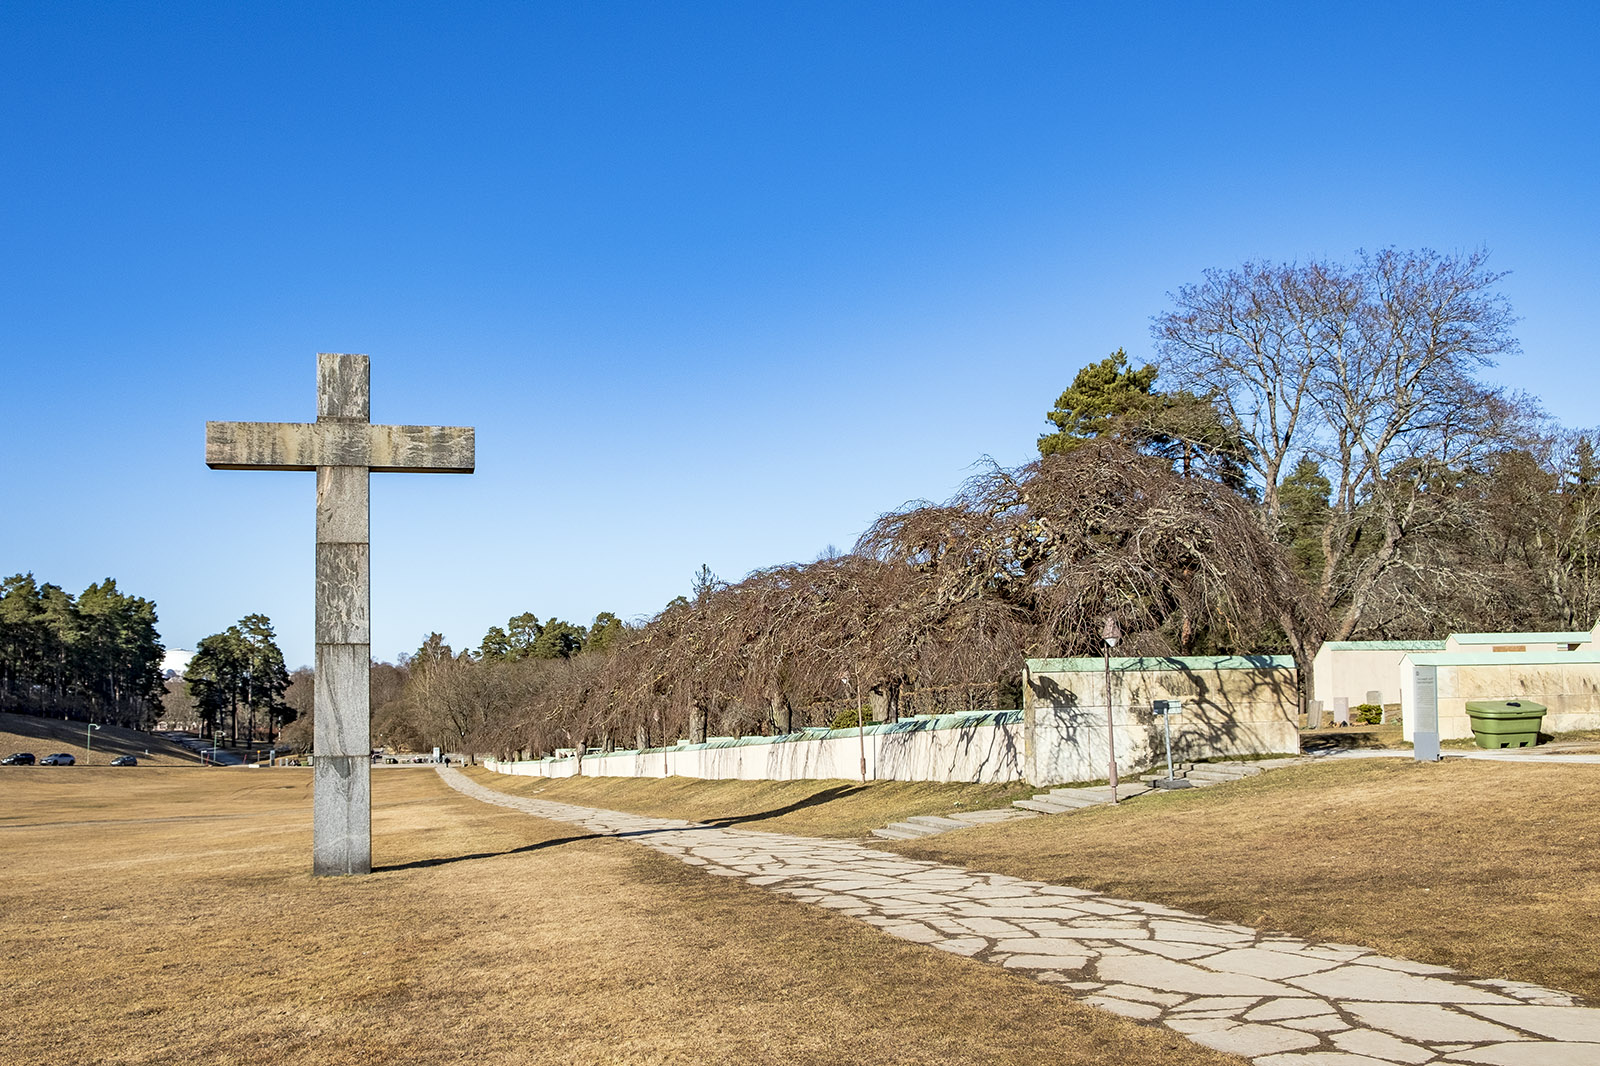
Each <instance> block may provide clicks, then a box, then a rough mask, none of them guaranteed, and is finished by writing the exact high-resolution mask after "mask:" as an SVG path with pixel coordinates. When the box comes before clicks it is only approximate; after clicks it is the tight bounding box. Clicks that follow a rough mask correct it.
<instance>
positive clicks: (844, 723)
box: [828, 707, 865, 729]
mask: <svg viewBox="0 0 1600 1066" xmlns="http://www.w3.org/2000/svg"><path fill="white" fill-rule="evenodd" d="M864 717H865V713H864V711H863V709H861V708H858V707H847V708H845V709H844V710H842V711H840V712H839V713H838V714H836V715H834V716H833V722H832V723H831V724H830V725H829V726H828V728H829V729H854V728H856V727H857V726H858V725H861V724H862V719H863V718H864Z"/></svg>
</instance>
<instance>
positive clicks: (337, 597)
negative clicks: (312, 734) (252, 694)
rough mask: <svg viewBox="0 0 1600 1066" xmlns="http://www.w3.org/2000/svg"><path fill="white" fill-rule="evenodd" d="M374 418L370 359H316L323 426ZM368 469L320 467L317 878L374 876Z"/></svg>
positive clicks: (314, 842) (314, 787) (314, 860)
mask: <svg viewBox="0 0 1600 1066" xmlns="http://www.w3.org/2000/svg"><path fill="white" fill-rule="evenodd" d="M370 418H371V394H370V392H369V367H368V360H367V357H366V356H364V355H340V354H322V355H318V356H317V422H318V423H354V424H358V425H359V426H360V427H361V428H360V430H359V431H358V432H361V433H365V432H367V429H366V426H367V423H368V422H369V421H370ZM367 488H368V468H367V467H366V466H365V465H362V466H324V465H320V464H319V465H318V466H317V560H316V565H317V607H316V644H317V663H316V758H315V759H314V760H313V766H314V770H313V779H312V823H313V831H312V859H311V865H312V873H313V874H314V875H316V876H318V877H325V876H333V875H341V874H364V873H368V872H370V871H371V869H372V815H371V810H372V799H371V793H372V779H371V775H372V759H371V755H372V740H371V715H370V706H369V703H370V693H371V686H370V680H369V677H370V675H369V670H368V667H369V664H370V662H371V640H372V638H371V627H370V615H371V563H370V553H369V544H368V537H369V532H368V494H367Z"/></svg>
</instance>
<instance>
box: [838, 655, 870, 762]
mask: <svg viewBox="0 0 1600 1066" xmlns="http://www.w3.org/2000/svg"><path fill="white" fill-rule="evenodd" d="M839 680H840V681H841V682H843V683H844V687H845V691H846V692H848V693H850V702H852V703H854V704H855V705H856V744H857V746H858V747H860V749H861V783H862V784H866V783H867V724H866V721H865V718H866V716H865V715H863V714H862V713H861V701H860V700H859V699H857V698H856V695H855V686H853V685H851V684H850V675H849V674H840V675H839Z"/></svg>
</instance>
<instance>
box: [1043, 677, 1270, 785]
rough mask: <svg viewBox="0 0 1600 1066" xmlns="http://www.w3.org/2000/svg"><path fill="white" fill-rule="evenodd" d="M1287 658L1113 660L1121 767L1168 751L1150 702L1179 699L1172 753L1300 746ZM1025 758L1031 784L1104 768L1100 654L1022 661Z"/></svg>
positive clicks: (1263, 751) (1181, 756) (1079, 777)
mask: <svg viewBox="0 0 1600 1066" xmlns="http://www.w3.org/2000/svg"><path fill="white" fill-rule="evenodd" d="M1295 680H1296V672H1295V666H1294V660H1293V659H1291V658H1289V657H1288V656H1281V655H1277V656H1275V655H1225V656H1184V657H1165V656H1161V657H1144V658H1121V659H1117V658H1114V659H1112V660H1111V700H1110V704H1111V708H1112V711H1111V717H1112V721H1113V723H1114V728H1115V730H1116V751H1117V771H1118V773H1119V774H1120V773H1129V772H1132V771H1134V770H1137V769H1140V768H1142V767H1147V766H1154V765H1156V764H1158V763H1160V762H1162V761H1163V760H1164V759H1165V757H1166V753H1165V744H1166V741H1165V732H1164V725H1163V723H1162V720H1161V719H1159V718H1157V717H1155V715H1154V714H1153V713H1152V706H1151V705H1152V701H1154V700H1158V699H1178V700H1182V701H1183V713H1182V714H1181V715H1180V716H1179V717H1177V718H1175V719H1173V722H1172V754H1173V758H1174V759H1177V760H1184V761H1187V760H1193V759H1210V758H1218V757H1226V756H1238V755H1268V754H1291V753H1295V752H1298V751H1299V750H1300V730H1299V728H1298V725H1297V722H1298V714H1299V697H1298V695H1297V692H1296V684H1295ZM1023 701H1024V702H1023V715H1024V721H1025V730H1024V760H1023V761H1024V766H1025V770H1026V775H1027V779H1028V780H1029V781H1031V782H1032V783H1034V784H1036V785H1057V784H1064V783H1067V782H1072V781H1095V780H1101V779H1104V778H1105V777H1106V774H1107V770H1108V768H1109V766H1110V758H1109V753H1108V750H1107V739H1106V704H1107V699H1106V685H1105V661H1104V660H1103V659H1088V658H1082V659H1029V660H1028V662H1027V666H1026V669H1025V671H1024V674H1023Z"/></svg>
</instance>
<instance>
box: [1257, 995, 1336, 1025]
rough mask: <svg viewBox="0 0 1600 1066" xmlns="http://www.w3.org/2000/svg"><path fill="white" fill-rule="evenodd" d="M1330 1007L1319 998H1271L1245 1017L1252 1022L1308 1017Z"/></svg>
mask: <svg viewBox="0 0 1600 1066" xmlns="http://www.w3.org/2000/svg"><path fill="white" fill-rule="evenodd" d="M1331 1009H1332V1008H1330V1007H1329V1006H1328V1004H1327V1003H1326V1002H1324V1001H1323V1000H1320V999H1271V1000H1268V1001H1267V1002H1265V1003H1263V1004H1261V1006H1259V1007H1256V1008H1255V1009H1254V1010H1252V1011H1250V1013H1248V1014H1246V1015H1245V1018H1246V1019H1248V1020H1249V1021H1252V1022H1275V1021H1281V1020H1282V1019H1284V1018H1309V1017H1311V1016H1313V1015H1316V1014H1326V1013H1328V1012H1329V1011H1330V1010H1331Z"/></svg>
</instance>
